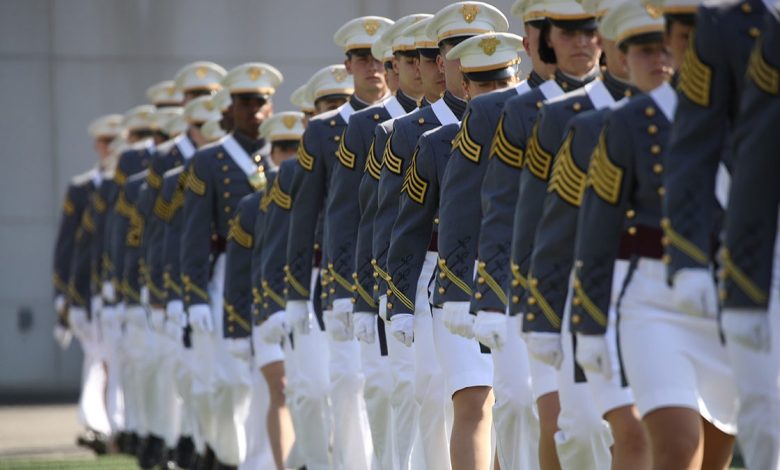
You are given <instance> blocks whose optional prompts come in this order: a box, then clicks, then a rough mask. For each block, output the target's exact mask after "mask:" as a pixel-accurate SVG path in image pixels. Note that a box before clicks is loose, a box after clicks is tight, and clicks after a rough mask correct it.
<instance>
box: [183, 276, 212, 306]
mask: <svg viewBox="0 0 780 470" xmlns="http://www.w3.org/2000/svg"><path fill="white" fill-rule="evenodd" d="M181 280H182V281H183V282H184V291H185V292H191V293H193V294H195V295H197V296H198V297H199V298H201V299H202V300H205V301H206V302H208V300H209V295H208V294H207V293H206V291H204V290H203V289H201V288H200V287H198V286H196V285H195V284H194V283H193V282H192V279H191V278H190V277H189V276H187V275H184V276H182V277H181Z"/></svg>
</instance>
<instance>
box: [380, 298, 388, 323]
mask: <svg viewBox="0 0 780 470" xmlns="http://www.w3.org/2000/svg"><path fill="white" fill-rule="evenodd" d="M379 318H381V319H382V320H384V321H388V320H387V296H386V295H380V296H379Z"/></svg>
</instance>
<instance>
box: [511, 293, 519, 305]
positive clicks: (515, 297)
mask: <svg viewBox="0 0 780 470" xmlns="http://www.w3.org/2000/svg"><path fill="white" fill-rule="evenodd" d="M512 303H513V304H519V303H520V297H518V296H516V295H513V296H512Z"/></svg>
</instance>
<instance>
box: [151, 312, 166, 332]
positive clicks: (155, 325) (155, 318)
mask: <svg viewBox="0 0 780 470" xmlns="http://www.w3.org/2000/svg"><path fill="white" fill-rule="evenodd" d="M149 323H150V324H151V326H152V329H153V330H154V331H156V332H158V333H163V332H164V331H165V311H164V310H163V309H161V308H152V309H151V313H150V314H149Z"/></svg>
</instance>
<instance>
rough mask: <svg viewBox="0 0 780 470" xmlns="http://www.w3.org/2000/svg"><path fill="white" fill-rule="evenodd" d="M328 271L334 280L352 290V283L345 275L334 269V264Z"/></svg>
mask: <svg viewBox="0 0 780 470" xmlns="http://www.w3.org/2000/svg"><path fill="white" fill-rule="evenodd" d="M328 272H329V273H330V276H331V277H332V278H333V280H334V281H336V282H337V283H338V284H339V285H340V286H341V287H343V288H344V289H346V290H347V291H349V292H352V283H351V282H349V281H347V280H346V279H344V276H342V275H341V274H339V273H338V272H336V270H335V269H333V266H331V269H329V270H328Z"/></svg>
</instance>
